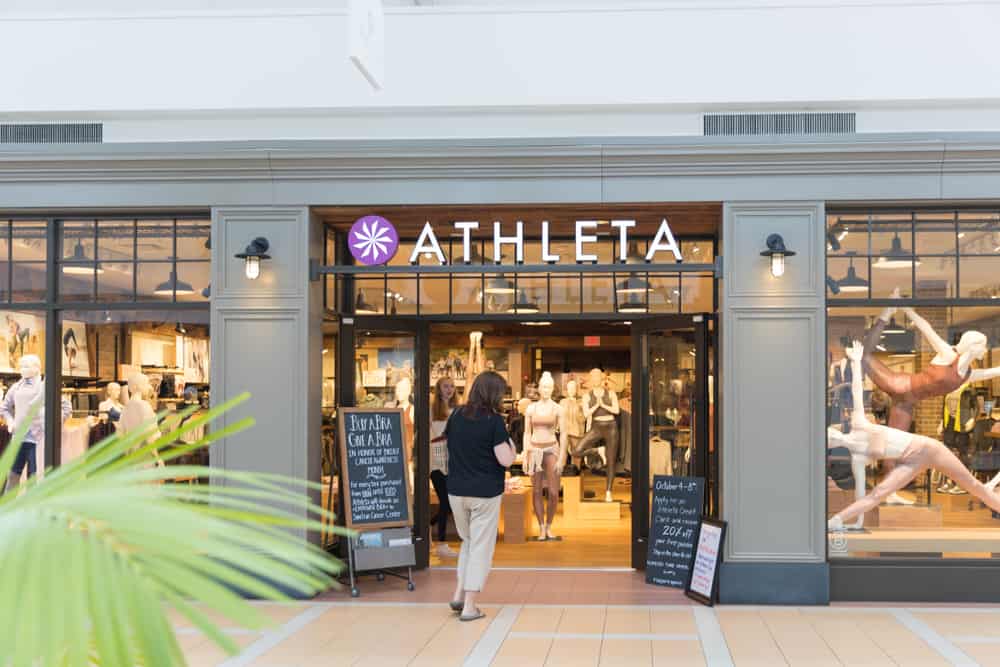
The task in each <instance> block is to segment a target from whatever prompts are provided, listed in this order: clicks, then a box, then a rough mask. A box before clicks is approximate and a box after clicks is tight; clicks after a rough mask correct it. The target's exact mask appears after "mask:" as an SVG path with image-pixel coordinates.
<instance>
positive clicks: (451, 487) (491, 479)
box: [445, 371, 516, 621]
mask: <svg viewBox="0 0 1000 667" xmlns="http://www.w3.org/2000/svg"><path fill="white" fill-rule="evenodd" d="M506 391H507V383H506V382H505V381H504V379H503V378H502V377H501V376H500V375H499V374H498V373H495V372H493V371H483V372H482V373H480V374H479V375H478V376H477V377H476V380H475V382H473V383H472V389H471V390H470V391H469V395H468V400H467V401H466V404H465V406H464V407H462V408H459V409H457V410H455V411H454V412H453V413H452V414H451V417H450V418H449V419H448V425H447V427H446V428H445V435H446V436H447V438H448V497H449V500H450V501H451V511H452V513H453V514H454V516H455V527H456V528H457V529H458V535H459V537H461V538H462V549H461V551H459V554H458V585H457V586H456V587H455V593H454V595H452V598H451V603H450V604H451V608H452V609H453V610H454V611H457V612H461V616H459V619H460V620H462V621H474V620H476V619H479V618H483V616H485V614H483V612H481V611H480V610H479V608H478V607H477V606H476V597H477V595H478V594H479V592H480V591H482V590H483V584H484V583H486V576H487V575H488V574H489V571H490V567H491V566H492V564H493V549H494V547H495V546H496V541H497V523H498V522H499V520H500V499H501V497H502V496H503V487H504V469H505V468H508V467H509V466H510V464H511V463H513V462H514V457H515V456H516V453H515V450H514V445H513V443H512V442H511V441H510V435H509V434H508V433H507V427H506V425H505V424H504V419H503V417H502V416H501V415H500V408H501V401H502V400H503V395H504V393H505V392H506Z"/></svg>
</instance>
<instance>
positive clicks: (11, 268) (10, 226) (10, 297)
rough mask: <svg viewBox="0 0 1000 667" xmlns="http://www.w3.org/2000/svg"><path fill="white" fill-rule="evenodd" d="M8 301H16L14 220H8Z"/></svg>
mask: <svg viewBox="0 0 1000 667" xmlns="http://www.w3.org/2000/svg"><path fill="white" fill-rule="evenodd" d="M5 301H7V303H13V302H14V221H13V220H8V221H7V298H6V299H5Z"/></svg>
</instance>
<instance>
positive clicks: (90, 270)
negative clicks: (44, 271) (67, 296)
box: [62, 241, 104, 276]
mask: <svg viewBox="0 0 1000 667" xmlns="http://www.w3.org/2000/svg"><path fill="white" fill-rule="evenodd" d="M63 261H64V262H81V263H75V264H65V265H63V267H62V272H63V273H65V274H66V275H68V276H92V275H94V274H95V273H104V269H102V268H100V267H99V266H98V265H97V262H95V261H94V260H92V259H90V258H89V257H87V252H86V251H85V250H84V249H83V241H77V242H76V246H75V247H74V248H73V254H72V255H70V256H69V257H65V258H63Z"/></svg>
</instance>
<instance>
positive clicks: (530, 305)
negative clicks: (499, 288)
mask: <svg viewBox="0 0 1000 667" xmlns="http://www.w3.org/2000/svg"><path fill="white" fill-rule="evenodd" d="M538 310H539V309H538V303H537V302H535V301H529V300H528V293H527V291H525V290H523V289H522V290H521V291H520V293H518V295H517V302H516V303H515V304H514V305H513V306H511V307H510V312H512V313H515V314H517V315H530V314H532V313H537V312H538Z"/></svg>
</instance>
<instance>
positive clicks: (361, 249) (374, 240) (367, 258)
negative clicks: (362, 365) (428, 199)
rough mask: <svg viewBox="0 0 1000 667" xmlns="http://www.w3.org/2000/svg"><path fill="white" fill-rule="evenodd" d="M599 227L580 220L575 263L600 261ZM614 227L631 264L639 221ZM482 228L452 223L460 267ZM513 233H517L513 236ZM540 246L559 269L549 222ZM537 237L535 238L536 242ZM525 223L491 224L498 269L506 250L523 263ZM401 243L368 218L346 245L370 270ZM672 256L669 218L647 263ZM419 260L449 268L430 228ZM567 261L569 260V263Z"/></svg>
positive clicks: (416, 253) (677, 257)
mask: <svg viewBox="0 0 1000 667" xmlns="http://www.w3.org/2000/svg"><path fill="white" fill-rule="evenodd" d="M600 224H601V222H599V221H597V220H577V221H576V224H575V234H574V239H573V240H574V249H575V251H576V252H575V253H574V254H575V256H574V257H573V259H574V260H575V261H577V262H596V261H597V255H596V254H595V253H594V252H593V247H592V246H593V244H595V243H597V242H598V237H597V234H596V231H597V228H598V226H599V225H600ZM609 224H610V225H611V227H612V228H613V229H615V230H617V234H618V241H619V243H618V259H619V260H620V261H622V262H625V261H626V260H627V258H628V242H629V230H630V229H632V228H634V227H635V226H636V222H635V220H611V221H610V223H609ZM479 228H480V226H479V223H478V222H475V221H461V222H454V223H452V230H453V232H454V234H451V235H454V236H461V237H462V256H461V261H462V263H465V264H469V263H470V262H472V258H473V251H472V233H473V232H474V231H476V230H478V229H479ZM512 231H513V233H511V232H512ZM539 231H540V232H541V233H540V234H539V235H537V236H540V237H541V244H542V261H543V262H547V263H556V262H560V261H563V257H562V256H561V255H559V254H557V253H553V252H552V245H551V243H550V236H549V222H548V220H543V221H542V222H541V223H540V230H539ZM537 236H535V237H537ZM524 238H525V235H524V222H522V221H520V220H518V221H517V222H515V223H514V224H513V229H511V225H507V227H506V228H504V224H503V223H501V222H494V223H493V258H492V259H493V261H494V262H496V263H498V264H499V263H500V259H501V257H502V256H503V248H504V246H508V247H513V248H514V260H515V261H516V262H517V263H519V264H520V263H522V262H523V261H524ZM398 243H399V235H398V234H397V233H396V229H395V227H393V225H392V223H391V222H389V221H388V220H386V219H385V218H383V217H380V216H365V217H364V218H361V219H359V220H358V221H357V222H355V223H354V226H353V227H352V228H351V231H350V232H349V233H348V245H349V247H350V250H351V254H352V255H353V256H354V258H355V259H356V260H357V261H358V262H360V263H361V264H365V265H368V266H371V265H375V264H384V263H386V262H388V261H389V260H390V259H392V257H393V255H395V254H396V249H397V246H398ZM661 252H668V253H670V254H671V255H673V258H674V261H676V262H680V261H681V251H680V248H679V247H678V245H677V240H676V239H675V238H674V233H673V232H672V231H671V229H670V223H668V222H667V219H666V218H663V220H662V222H660V227H659V229H657V231H656V234H655V235H654V236H653V240H652V242H651V243H650V244H649V249H648V250H647V251H646V255H645V258H644V259H645V261H647V262H652V261H653V259H654V258H655V257H656V254H657V253H661ZM421 255H428V256H434V257H435V258H437V261H438V262H440V263H441V264H446V263H447V259H446V258H445V254H444V252H443V251H442V250H441V244H440V243H439V242H438V236H437V232H435V230H434V227H433V226H431V223H429V222H427V223H425V224H424V228H423V230H422V231H421V232H420V236H419V237H418V238H417V242H416V244H414V246H413V250H412V251H411V252H410V257H409V262H410V264H416V263H417V260H418V259H419V257H420V256H421ZM567 259H568V258H567Z"/></svg>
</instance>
